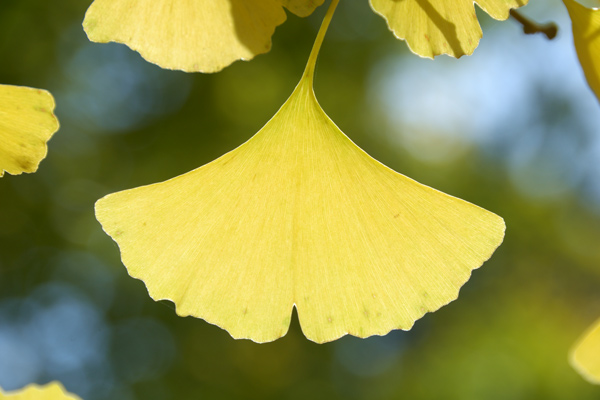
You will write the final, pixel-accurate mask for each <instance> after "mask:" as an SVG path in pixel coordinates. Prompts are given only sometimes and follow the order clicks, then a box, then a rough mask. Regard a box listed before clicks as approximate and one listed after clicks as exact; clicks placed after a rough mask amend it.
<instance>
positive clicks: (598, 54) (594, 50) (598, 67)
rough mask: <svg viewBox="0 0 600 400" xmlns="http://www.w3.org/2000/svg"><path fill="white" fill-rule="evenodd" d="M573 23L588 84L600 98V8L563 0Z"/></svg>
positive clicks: (580, 60) (572, 0)
mask: <svg viewBox="0 0 600 400" xmlns="http://www.w3.org/2000/svg"><path fill="white" fill-rule="evenodd" d="M563 1H564V3H565V6H566V7H567V10H568V11H569V15H570V16H571V21H572V25H573V41H574V42H575V49H576V50H577V55H578V56H579V62H580V63H581V68H583V72H584V73H585V77H586V79H587V81H588V84H589V85H590V87H591V88H592V90H593V91H594V93H596V97H598V98H599V99H600V10H599V9H597V8H587V7H585V6H583V5H581V4H579V3H578V2H576V1H575V0H563Z"/></svg>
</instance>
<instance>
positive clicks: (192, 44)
mask: <svg viewBox="0 0 600 400" xmlns="http://www.w3.org/2000/svg"><path fill="white" fill-rule="evenodd" d="M322 3H323V0H218V1H215V0H152V1H140V0H95V1H94V2H93V3H92V5H91V6H90V8H89V9H88V11H87V13H86V15H85V20H84V21H83V27H84V29H85V31H86V33H87V35H88V37H89V39H90V40H92V41H94V42H100V43H106V42H119V43H124V44H126V45H127V46H129V47H130V48H131V49H133V50H135V51H138V52H139V53H140V54H141V55H142V57H144V58H145V59H146V60H148V61H150V62H152V63H155V64H157V65H159V66H160V67H162V68H169V69H179V70H183V71H186V72H197V71H200V72H217V71H220V70H221V69H223V68H225V67H226V66H228V65H229V64H231V63H232V62H234V61H236V60H251V59H252V58H253V57H254V56H255V55H257V54H262V53H266V52H268V51H269V50H270V48H271V36H272V35H273V32H274V31H275V27H276V26H278V25H280V24H282V23H283V22H284V21H285V19H286V15H285V11H284V10H283V6H286V7H288V8H289V9H290V10H291V11H293V12H295V13H297V14H299V15H302V16H305V15H308V14H310V13H311V12H312V11H313V10H314V9H315V7H317V6H319V5H320V4H322Z"/></svg>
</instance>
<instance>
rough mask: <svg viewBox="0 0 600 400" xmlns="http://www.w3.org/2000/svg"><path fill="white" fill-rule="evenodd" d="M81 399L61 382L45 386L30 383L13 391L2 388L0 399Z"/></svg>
mask: <svg viewBox="0 0 600 400" xmlns="http://www.w3.org/2000/svg"><path fill="white" fill-rule="evenodd" d="M2 399H10V400H81V398H80V397H78V396H75V395H74V394H70V393H67V392H66V390H65V389H64V387H63V386H62V385H61V384H60V383H59V382H50V383H49V384H47V385H45V386H38V385H29V386H26V387H24V388H23V389H19V390H15V391H12V392H3V391H2V389H0V400H2Z"/></svg>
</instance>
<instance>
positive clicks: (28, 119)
mask: <svg viewBox="0 0 600 400" xmlns="http://www.w3.org/2000/svg"><path fill="white" fill-rule="evenodd" d="M53 110H54V99H53V98H52V95H51V94H50V93H48V92H47V91H45V90H40V89H32V88H27V87H20V86H9V85H0V176H3V175H4V171H6V172H8V173H9V174H12V175H18V174H21V173H23V172H35V171H36V170H37V168H38V165H39V163H40V161H42V160H43V159H44V157H46V153H47V151H48V148H47V145H46V143H47V142H48V140H49V139H50V137H51V136H52V135H53V134H54V132H56V131H57V130H58V120H57V119H56V117H55V116H54V114H53Z"/></svg>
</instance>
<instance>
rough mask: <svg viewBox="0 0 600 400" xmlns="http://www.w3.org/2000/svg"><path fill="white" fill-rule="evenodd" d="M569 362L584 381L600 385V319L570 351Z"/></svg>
mask: <svg viewBox="0 0 600 400" xmlns="http://www.w3.org/2000/svg"><path fill="white" fill-rule="evenodd" d="M570 360H571V365H572V366H573V368H575V370H576V371H577V372H579V373H580V374H581V375H582V376H583V377H584V378H585V379H587V380H588V381H590V382H592V383H595V384H597V385H600V319H599V320H597V321H596V322H595V323H594V324H593V325H592V326H591V327H590V328H589V329H588V330H587V331H586V332H585V333H584V334H583V336H582V337H581V338H579V340H578V341H577V343H576V344H575V346H574V347H573V349H572V350H571V355H570Z"/></svg>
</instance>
